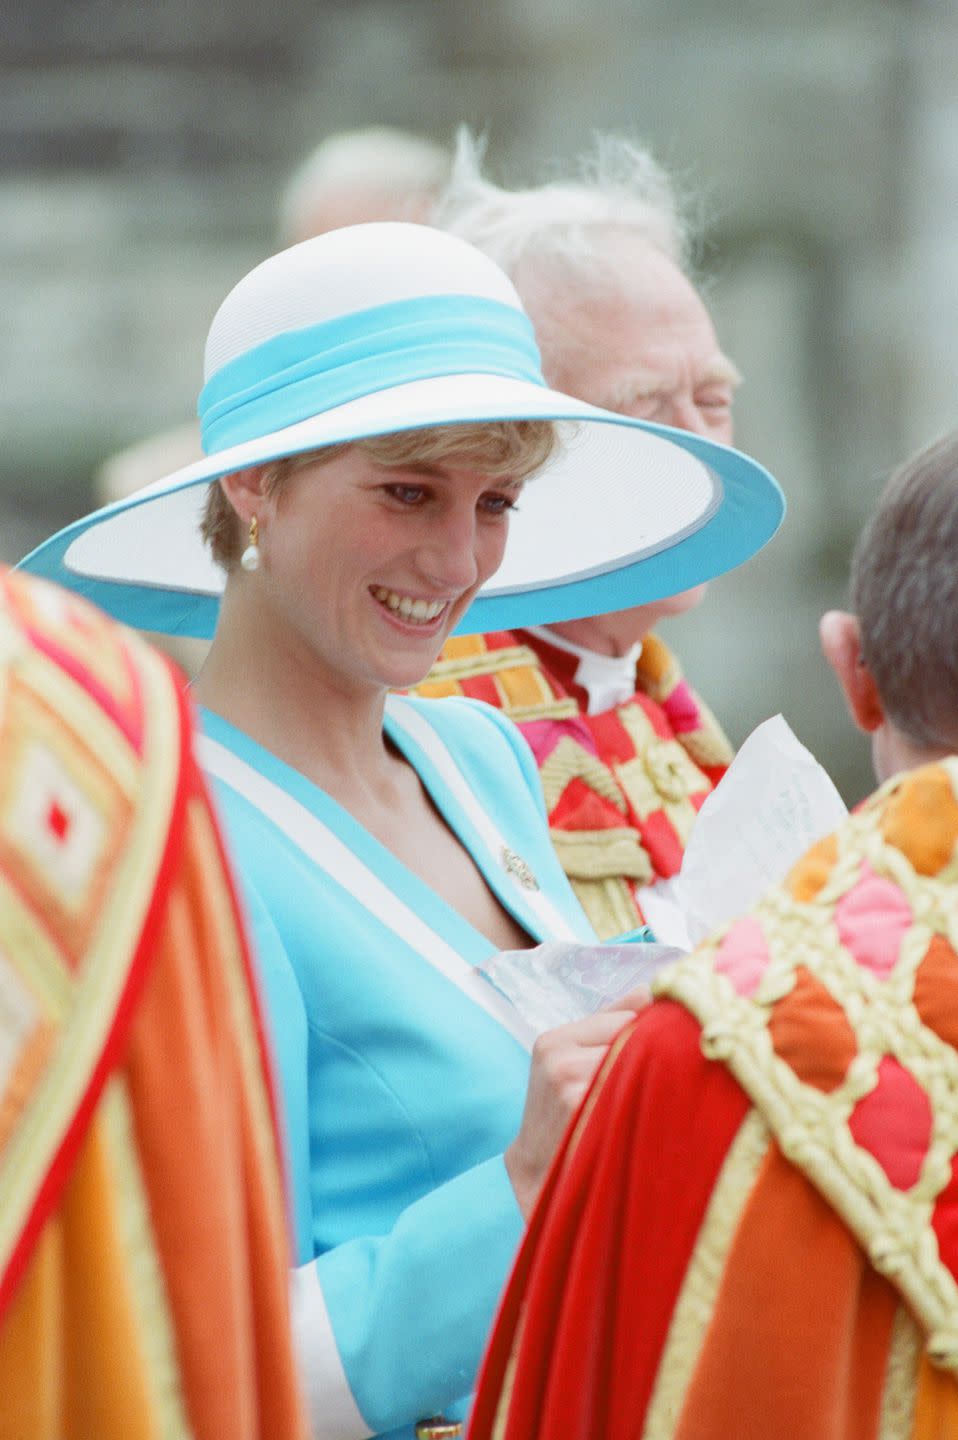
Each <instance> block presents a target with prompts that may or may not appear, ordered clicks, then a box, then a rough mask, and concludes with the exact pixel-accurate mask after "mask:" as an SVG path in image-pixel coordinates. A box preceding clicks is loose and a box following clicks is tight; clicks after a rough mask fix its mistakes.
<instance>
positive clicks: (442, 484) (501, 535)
mask: <svg viewBox="0 0 958 1440" xmlns="http://www.w3.org/2000/svg"><path fill="white" fill-rule="evenodd" d="M519 489H520V486H519V485H518V484H513V483H510V482H508V481H501V480H496V481H492V482H490V481H489V480H487V479H486V478H485V477H484V476H483V475H481V474H479V473H478V472H476V471H475V470H469V469H460V468H456V466H455V464H451V465H440V466H429V467H415V466H414V467H403V468H396V467H386V466H383V465H379V464H377V463H376V462H375V461H373V460H372V459H371V458H370V457H369V456H368V455H366V454H365V453H364V452H363V451H362V450H360V449H358V448H356V447H352V448H350V449H349V450H347V451H346V452H345V453H344V454H343V455H341V456H339V457H338V458H337V459H335V460H333V461H330V462H328V463H326V464H317V465H308V466H304V467H303V468H302V469H301V470H296V471H294V472H293V473H292V474H291V475H289V476H288V477H287V478H286V480H285V482H284V483H283V484H282V485H281V486H280V487H279V489H278V490H277V491H276V492H275V494H274V496H273V498H272V499H271V500H270V502H269V504H268V508H266V509H265V510H264V520H265V524H263V522H262V521H261V532H260V542H259V543H260V550H261V554H262V567H261V570H260V572H259V574H258V575H257V580H258V581H259V582H260V584H261V585H262V587H263V589H262V591H261V594H262V597H263V599H264V601H265V602H266V603H268V604H269V605H270V607H271V609H272V610H273V613H274V617H275V620H276V622H277V623H278V626H279V633H278V638H280V636H282V635H285V636H286V637H287V639H288V640H289V641H291V642H292V645H293V651H294V653H295V652H296V651H297V650H299V651H300V653H302V648H303V647H305V650H306V652H307V653H308V655H309V656H310V657H311V659H312V660H313V661H314V662H318V663H319V665H320V666H321V667H322V668H323V670H324V671H325V672H326V673H327V675H328V678H329V680H330V681H331V682H332V683H336V684H339V685H346V686H348V687H349V688H350V689H352V688H355V687H356V686H359V687H361V688H364V687H367V686H369V687H375V688H377V689H381V688H383V687H388V688H401V687H403V686H409V685H414V684H416V683H417V682H418V681H419V680H421V679H422V678H423V676H424V675H426V673H427V672H428V670H429V669H430V667H431V666H432V664H433V663H434V661H435V659H436V657H437V656H438V654H439V651H440V649H441V648H442V644H443V642H444V640H445V639H446V636H447V635H448V634H449V632H450V631H451V630H452V629H453V627H454V626H455V625H456V623H457V621H458V620H459V619H460V617H461V616H462V614H463V613H464V611H465V610H466V609H467V607H468V606H469V604H470V602H471V601H472V599H473V596H474V595H475V594H476V592H477V590H479V588H480V587H481V586H482V585H483V584H484V583H485V582H486V580H488V579H489V577H490V576H491V575H492V574H494V573H495V571H496V570H497V569H498V567H499V564H500V562H501V560H502V555H503V550H504V548H505V543H506V536H507V533H508V525H509V511H510V509H511V508H512V505H513V504H514V502H515V499H516V497H517V495H518V493H519ZM305 659H306V656H305V655H304V660H305Z"/></svg>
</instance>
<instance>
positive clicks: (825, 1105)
mask: <svg viewBox="0 0 958 1440" xmlns="http://www.w3.org/2000/svg"><path fill="white" fill-rule="evenodd" d="M956 797H958V759H955V758H949V759H947V760H944V761H942V762H941V763H940V764H938V765H933V766H927V767H924V768H923V769H920V770H916V771H914V772H911V773H910V774H905V775H901V776H898V777H896V778H895V779H894V780H892V781H890V782H889V783H888V784H887V785H886V786H884V787H883V788H882V789H881V790H879V791H878V792H877V794H876V795H874V796H873V797H872V798H871V800H869V801H868V802H867V803H866V804H865V805H864V806H862V807H861V808H860V809H859V810H858V811H857V812H856V813H855V814H853V815H851V816H849V818H848V820H847V821H846V822H845V823H844V824H843V826H842V827H841V829H840V830H839V831H838V832H837V833H836V835H835V836H833V837H830V838H829V839H828V840H826V841H822V842H820V843H819V844H818V845H817V846H815V847H814V849H813V850H812V851H810V852H809V854H808V855H807V856H806V857H805V859H804V860H803V861H801V862H800V863H799V864H798V865H797V866H796V867H795V869H794V870H793V872H792V874H791V875H790V876H789V877H788V878H787V880H786V882H785V884H784V885H783V886H781V887H778V888H775V889H773V890H771V891H770V892H769V893H768V894H767V895H766V896H765V897H764V899H763V900H762V901H761V902H760V903H759V904H758V905H757V906H756V907H755V908H754V910H753V911H752V912H751V913H750V914H749V915H748V916H747V917H746V918H745V919H744V920H739V921H737V922H735V923H734V924H732V925H731V926H727V927H725V928H724V929H723V930H721V931H719V932H718V933H717V934H716V935H715V936H713V937H712V938H710V939H709V940H708V941H706V942H705V944H704V945H702V946H700V947H699V949H698V950H697V951H696V952H695V953H694V954H693V955H692V956H690V957H689V958H688V959H686V960H683V961H680V962H679V964H678V965H676V966H673V967H672V968H671V969H670V970H669V971H667V972H665V974H664V975H663V976H662V977H660V979H659V980H658V981H657V983H656V987H655V988H656V992H657V993H658V994H660V995H668V996H669V997H671V998H673V999H676V1000H679V1001H680V1002H681V1003H682V1004H684V1005H685V1006H686V1007H687V1008H688V1009H689V1010H690V1011H691V1012H692V1014H694V1015H695V1016H696V1018H697V1019H698V1021H699V1023H700V1024H701V1026H702V1047H703V1050H704V1051H705V1053H706V1054H707V1055H708V1056H709V1057H710V1058H711V1059H714V1060H719V1061H722V1062H723V1063H725V1064H727V1065H728V1067H729V1068H730V1070H731V1071H732V1072H733V1074H734V1075H735V1076H736V1078H737V1079H738V1081H739V1083H740V1084H741V1086H742V1088H743V1089H744V1090H745V1091H746V1093H747V1094H748V1095H749V1096H750V1097H751V1099H752V1101H753V1103H754V1104H755V1106H756V1107H757V1109H758V1110H759V1111H760V1112H761V1114H762V1115H763V1117H764V1118H765V1119H766V1121H767V1122H768V1123H769V1125H770V1127H771V1129H772V1131H773V1133H774V1134H775V1136H776V1138H777V1140H778V1142H779V1145H780V1146H781V1148H782V1150H783V1151H784V1153H785V1154H786V1156H787V1157H788V1159H789V1160H790V1161H791V1162H792V1163H793V1164H794V1165H795V1166H796V1167H797V1168H798V1169H800V1170H802V1171H803V1172H804V1173H805V1174H806V1175H807V1176H808V1177H809V1179H810V1180H812V1182H813V1183H814V1184H815V1185H816V1186H817V1187H818V1189H819V1190H820V1191H821V1192H822V1193H823V1194H824V1195H826V1196H827V1198H828V1199H829V1200H830V1201H831V1203H832V1204H833V1205H834V1207H835V1209H836V1210H837V1211H838V1213H839V1214H840V1215H842V1217H843V1218H844V1220H845V1221H846V1223H847V1224H848V1225H849V1227H850V1229H851V1230H852V1231H853V1232H854V1234H855V1235H856V1236H857V1237H858V1239H859V1241H860V1243H861V1244H862V1246H863V1248H864V1249H865V1250H866V1251H867V1253H868V1254H869V1256H870V1258H871V1260H872V1262H873V1264H874V1265H875V1266H876V1268H877V1269H878V1270H879V1271H880V1272H881V1273H883V1274H886V1275H887V1276H888V1277H889V1278H890V1279H892V1280H893V1281H894V1283H895V1284H896V1285H897V1287H898V1289H899V1290H900V1291H901V1293H902V1295H903V1296H904V1298H905V1299H906V1300H907V1301H908V1303H909V1305H910V1306H911V1308H912V1310H913V1311H914V1313H915V1314H916V1315H917V1316H918V1317H919V1318H920V1319H921V1321H922V1323H923V1324H924V1326H925V1328H926V1330H927V1332H928V1334H929V1342H928V1343H929V1354H930V1355H931V1356H932V1357H933V1358H934V1360H935V1362H936V1363H937V1364H940V1365H942V1366H945V1367H947V1368H949V1369H951V1370H952V1371H954V1372H955V1373H958V1320H956V1317H958V1103H956V1096H958V1020H956V1019H955V1015H956V1008H958V953H956V945H958V903H956V902H958V867H956V862H955V857H956V846H958V798H956Z"/></svg>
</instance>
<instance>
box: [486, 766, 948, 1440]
mask: <svg viewBox="0 0 958 1440" xmlns="http://www.w3.org/2000/svg"><path fill="white" fill-rule="evenodd" d="M956 952H958V759H956V758H952V759H948V760H946V761H943V762H941V763H940V764H937V765H933V766H929V767H926V768H922V769H919V770H916V771H913V772H910V773H907V774H904V775H901V776H899V777H897V778H896V779H894V780H893V781H890V782H889V783H888V784H887V785H885V786H884V787H883V788H882V789H881V790H879V791H878V792H877V793H876V795H874V796H873V797H872V798H871V800H870V801H868V802H867V803H866V804H865V805H864V806H863V807H862V808H861V809H860V810H859V811H858V812H856V813H855V814H854V815H852V816H850V817H849V819H848V820H847V822H845V823H844V824H843V826H842V828H841V829H840V830H839V831H838V832H837V833H836V834H835V835H833V836H831V837H830V838H829V839H827V840H825V841H823V842H821V843H820V844H819V845H817V846H815V847H814V849H813V850H812V851H810V852H809V854H808V855H807V856H806V857H805V859H804V860H802V861H801V862H800V863H799V865H798V866H797V867H796V868H795V869H794V870H793V872H792V874H791V875H790V876H789V878H788V880H787V881H786V883H785V884H784V885H782V886H780V887H777V888H775V889H774V890H772V891H771V892H770V893H769V894H768V895H767V896H766V897H765V898H764V900H763V901H762V902H761V903H760V904H759V905H758V906H757V907H755V909H754V910H753V911H752V912H751V913H749V914H748V915H747V916H745V917H744V918H742V919H739V920H737V921H735V922H734V923H732V924H730V925H727V926H726V927H724V928H723V929H722V930H720V931H718V932H717V933H716V934H715V935H714V936H712V937H711V938H710V939H709V940H708V941H707V942H706V943H705V944H703V945H702V946H701V947H700V948H699V949H698V950H697V951H695V952H694V953H693V954H692V955H691V956H689V957H688V958H686V959H684V960H682V961H680V962H679V963H678V964H677V965H676V966H674V967H672V968H671V969H670V970H668V971H666V972H665V973H664V974H663V975H662V977H661V978H660V980H659V981H658V982H657V987H656V988H657V996H658V999H657V1003H656V1004H654V1005H653V1006H652V1007H651V1009H650V1010H648V1011H647V1012H645V1014H644V1015H642V1016H640V1017H639V1018H638V1019H637V1021H636V1022H635V1023H634V1024H632V1025H631V1026H629V1027H628V1028H627V1029H626V1030H625V1031H624V1032H623V1033H622V1035H621V1036H620V1037H619V1039H618V1041H617V1042H616V1044H615V1045H614V1047H613V1049H612V1051H611V1052H610V1055H609V1057H608V1059H607V1061H606V1063H605V1065H604V1066H603V1069H602V1070H601V1072H600V1073H599V1076H598V1077H597V1080H596V1083H595V1084H594V1086H593V1088H592V1089H591V1091H590V1093H589V1095H588V1096H587V1098H586V1101H585V1103H584V1106H583V1108H582V1110H581V1112H580V1114H579V1116H578V1118H577V1120H576V1122H575V1124H574V1125H573V1127H572V1129H571V1131H570V1133H569V1134H568V1136H567V1137H566V1140H565V1142H564V1145H563V1148H562V1150H561V1152H560V1154H559V1156H558V1158H557V1161H556V1164H555V1166H554V1168H553V1170H552V1172H551V1174H550V1177H549V1179H548V1180H547V1182H546V1186H545V1189H544V1191H543V1195H542V1197H541V1200H540V1203H539V1205H538V1207H537V1209H536V1211H535V1213H534V1216H533V1219H532V1222H531V1225H530V1229H529V1232H528V1236H527V1239H526V1241H525V1243H524V1245H523V1248H522V1250H521V1251H520V1255H519V1258H518V1261H517V1264H516V1268H515V1271H514V1274H513V1276H512V1279H511V1281H510V1284H509V1287H508V1290H507V1292H506V1296H505V1299H504V1302H503V1305H502V1308H501V1311H500V1314H499V1317H498V1321H497V1324H496V1327H495V1330H494V1334H493V1338H492V1341H491V1345H490V1348H489V1351H488V1353H487V1356H486V1360H485V1363H484V1367H483V1370H482V1374H481V1378H480V1385H479V1391H478V1397H477V1401H476V1406H475V1411H474V1423H473V1425H472V1428H471V1430H470V1436H471V1440H488V1437H491V1436H495V1437H496V1440H546V1437H552V1436H556V1435H561V1436H562V1437H563V1440H625V1437H630V1440H632V1437H634V1440H666V1437H667V1440H728V1437H732V1436H734V1437H735V1440H760V1437H761V1440H767V1437H769V1436H775V1437H776V1440H945V1437H954V1436H958V953H956Z"/></svg>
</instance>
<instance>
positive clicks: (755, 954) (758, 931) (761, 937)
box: [715, 915, 769, 997]
mask: <svg viewBox="0 0 958 1440" xmlns="http://www.w3.org/2000/svg"><path fill="white" fill-rule="evenodd" d="M768 960H769V955H768V941H767V940H766V939H765V932H764V931H763V929H762V927H761V925H760V924H759V923H758V921H757V920H756V919H755V918H754V917H753V916H751V915H746V916H744V918H743V919H741V920H736V922H735V924H734V925H732V926H731V928H730V929H729V932H728V934H727V935H726V936H725V939H724V940H723V941H722V943H721V944H720V945H719V947H718V949H717V950H716V952H715V968H716V970H718V971H720V972H721V973H722V974H723V975H726V976H728V978H729V980H731V982H732V984H733V985H734V986H735V989H736V990H737V991H738V993H739V995H744V996H746V997H748V996H750V995H753V994H754V993H755V989H756V987H757V986H758V982H759V981H760V980H761V978H762V976H763V975H764V973H765V969H766V966H767V965H768Z"/></svg>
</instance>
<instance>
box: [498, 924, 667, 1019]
mask: <svg viewBox="0 0 958 1440" xmlns="http://www.w3.org/2000/svg"><path fill="white" fill-rule="evenodd" d="M681 954H682V952H681V951H680V950H675V949H673V948H671V947H670V946H668V945H656V944H654V943H650V942H648V941H646V942H642V943H639V944H631V945H615V944H611V945H598V944H596V945H576V944H570V943H568V942H566V941H561V940H552V941H548V942H547V943H546V944H544V945H534V946H533V947H532V948H531V949H529V950H502V951H500V952H499V953H498V954H497V955H492V956H490V958H489V959H488V960H484V961H483V962H482V964H481V965H480V966H479V967H478V968H479V970H480V971H481V973H482V974H483V975H485V977H486V979H487V980H490V981H491V982H492V983H493V985H495V987H496V989H497V990H500V991H501V992H502V994H503V995H505V996H506V998H507V999H509V1000H511V1001H512V1003H513V1005H514V1006H515V1007H516V1009H517V1010H518V1012H519V1014H520V1016H521V1017H522V1019H523V1020H524V1021H525V1023H526V1024H527V1025H528V1027H529V1032H530V1035H531V1036H532V1037H535V1036H536V1035H541V1034H542V1032H543V1031H544V1030H551V1029H552V1028H553V1026H555V1025H565V1024H566V1023H567V1022H568V1021H570V1020H582V1019H584V1017H585V1016H586V1015H594V1014H595V1012H596V1011H597V1010H601V1009H602V1008H603V1007H605V1006H608V1005H614V1004H615V1002H616V1001H617V1000H620V999H621V998H622V996H623V995H627V994H628V993H629V991H630V990H634V989H635V988H636V986H637V985H648V984H650V983H651V981H652V979H653V977H654V976H655V974H656V972H657V971H658V970H660V969H661V968H662V966H663V965H666V964H668V963H669V962H670V961H672V960H677V959H679V958H680V956H681Z"/></svg>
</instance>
